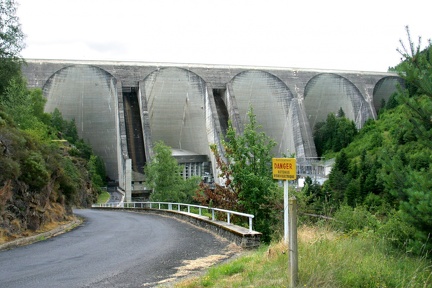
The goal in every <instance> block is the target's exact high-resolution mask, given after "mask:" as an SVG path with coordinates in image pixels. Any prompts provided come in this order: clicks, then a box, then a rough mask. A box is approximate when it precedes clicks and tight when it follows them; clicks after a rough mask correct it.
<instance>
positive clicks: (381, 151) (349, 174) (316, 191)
mask: <svg viewBox="0 0 432 288" xmlns="http://www.w3.org/2000/svg"><path fill="white" fill-rule="evenodd" d="M407 35H408V37H407V38H408V43H404V42H403V41H401V42H400V44H401V47H400V48H399V49H398V52H399V53H400V54H401V57H402V61H401V63H400V64H398V65H397V66H396V67H394V68H392V69H391V70H393V71H396V72H398V74H399V75H400V77H402V78H403V79H404V83H405V84H404V86H403V87H399V88H398V92H397V93H395V94H394V95H392V96H391V98H390V99H389V100H388V101H387V102H383V103H382V107H381V109H380V110H379V111H378V119H377V120H369V121H367V122H366V123H365V125H364V127H363V128H362V129H361V130H360V131H356V129H355V126H354V123H351V124H350V121H349V120H348V119H346V118H345V117H344V115H343V113H338V115H333V114H332V115H329V116H328V118H327V121H326V122H323V123H320V124H319V125H317V127H316V129H315V133H314V137H315V141H316V144H317V146H318V147H319V151H320V152H321V153H322V155H324V156H325V157H327V158H329V157H336V161H335V166H334V167H333V170H332V172H331V174H330V176H329V179H328V181H326V182H325V183H324V185H323V186H322V187H321V186H319V185H317V184H316V183H312V181H311V179H308V185H307V187H305V189H304V191H305V192H306V193H305V194H306V196H307V201H306V202H307V207H305V209H307V210H309V211H310V212H313V213H323V214H330V215H334V216H336V217H339V219H341V218H343V219H344V220H343V222H339V223H341V224H340V225H338V226H339V228H341V229H342V230H345V231H352V230H354V229H359V230H361V229H371V230H373V231H379V232H380V233H382V234H383V236H385V237H387V238H388V239H389V241H391V242H392V243H393V244H394V245H395V246H397V247H399V248H401V249H405V250H406V251H409V252H410V253H415V254H424V253H428V252H430V251H431V249H432V239H431V236H432V235H431V233H432V177H431V175H432V47H431V43H430V41H429V42H428V45H427V47H426V48H425V49H421V38H419V39H418V41H417V43H414V42H413V40H412V39H411V36H410V33H409V29H408V27H407Z"/></svg>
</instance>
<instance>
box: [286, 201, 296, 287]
mask: <svg viewBox="0 0 432 288" xmlns="http://www.w3.org/2000/svg"><path fill="white" fill-rule="evenodd" d="M289 206H290V208H289V211H290V216H289V219H290V222H289V231H290V236H289V265H288V266H289V268H288V270H289V278H290V287H291V288H294V287H296V286H297V284H298V248H297V199H296V198H295V197H291V199H289Z"/></svg>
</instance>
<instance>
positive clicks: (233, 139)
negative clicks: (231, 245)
mask: <svg viewBox="0 0 432 288" xmlns="http://www.w3.org/2000/svg"><path fill="white" fill-rule="evenodd" d="M248 116H249V122H248V124H246V125H245V129H244V132H243V134H241V135H238V134H237V133H236V131H235V129H234V128H233V126H232V123H231V122H229V123H228V130H227V133H226V141H223V147H224V150H225V151H224V153H223V156H222V152H221V151H218V150H217V147H216V145H211V150H212V152H213V153H214V155H215V158H216V161H217V167H218V169H219V170H220V175H219V177H222V178H223V179H224V181H225V183H224V187H223V186H222V187H220V186H217V187H216V189H215V190H214V191H213V192H211V193H209V191H207V190H208V189H201V190H200V191H198V195H197V199H200V200H201V201H202V203H203V204H208V203H213V204H219V205H222V206H221V208H226V209H234V210H237V211H240V212H245V213H250V214H253V215H254V216H255V218H254V227H255V229H256V230H257V231H259V232H261V233H263V241H265V242H268V241H270V240H271V233H272V231H271V229H272V225H274V224H275V219H276V215H274V212H275V211H276V209H275V207H276V206H277V202H278V201H277V200H276V199H278V198H277V197H278V196H277V185H276V182H275V181H274V180H273V178H272V167H271V161H272V154H271V150H272V148H273V147H274V146H275V142H274V141H273V140H272V139H270V138H269V137H267V136H266V135H265V133H263V132H258V131H257V130H258V129H259V128H260V126H259V125H258V124H257V121H256V116H255V115H254V114H253V109H252V108H250V110H249V112H248Z"/></svg>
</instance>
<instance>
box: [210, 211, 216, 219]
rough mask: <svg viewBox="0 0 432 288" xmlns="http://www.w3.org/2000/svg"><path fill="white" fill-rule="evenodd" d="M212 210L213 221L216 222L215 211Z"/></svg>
mask: <svg viewBox="0 0 432 288" xmlns="http://www.w3.org/2000/svg"><path fill="white" fill-rule="evenodd" d="M211 210H212V220H213V221H214V220H215V215H214V209H211Z"/></svg>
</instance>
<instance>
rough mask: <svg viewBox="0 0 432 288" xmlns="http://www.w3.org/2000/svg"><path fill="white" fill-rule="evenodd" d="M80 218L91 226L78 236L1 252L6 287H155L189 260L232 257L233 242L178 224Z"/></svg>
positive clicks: (0, 279)
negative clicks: (212, 256)
mask: <svg viewBox="0 0 432 288" xmlns="http://www.w3.org/2000/svg"><path fill="white" fill-rule="evenodd" d="M74 212H75V214H77V215H79V216H83V217H85V218H86V220H85V221H84V223H83V224H82V225H81V226H80V227H78V228H76V229H74V230H73V231H70V232H68V233H64V234H62V235H59V236H57V237H53V238H51V239H48V240H45V241H41V242H37V243H35V244H32V245H28V246H23V247H18V248H15V249H12V250H8V251H1V252H0V287H2V288H12V287H14V288H15V287H20V288H25V287H32V288H36V287H44V288H46V287H56V288H60V287H68V288H70V287H153V286H156V285H157V283H160V281H163V280H164V279H168V278H170V277H173V276H172V275H173V274H175V273H176V272H178V270H177V268H179V267H181V266H182V265H184V263H183V261H184V260H194V259H198V258H202V257H206V256H207V257H209V256H211V255H224V257H227V255H229V254H230V250H229V249H228V246H229V243H228V242H227V241H224V240H221V239H220V238H218V237H215V236H214V235H213V234H210V233H208V232H206V231H204V230H202V229H198V228H196V227H194V226H192V225H190V224H188V223H184V222H181V221H178V220H176V219H173V218H169V217H163V216H159V215H154V214H140V213H133V212H122V211H106V210H90V209H84V210H75V211H74ZM231 252H232V251H231ZM210 259H220V258H218V257H216V258H211V257H210Z"/></svg>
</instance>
